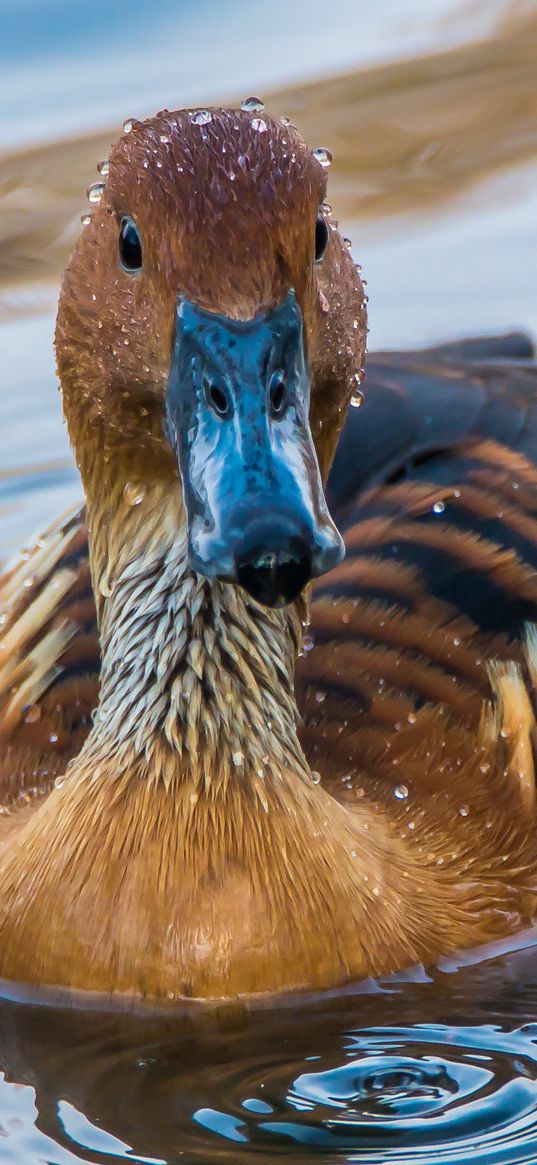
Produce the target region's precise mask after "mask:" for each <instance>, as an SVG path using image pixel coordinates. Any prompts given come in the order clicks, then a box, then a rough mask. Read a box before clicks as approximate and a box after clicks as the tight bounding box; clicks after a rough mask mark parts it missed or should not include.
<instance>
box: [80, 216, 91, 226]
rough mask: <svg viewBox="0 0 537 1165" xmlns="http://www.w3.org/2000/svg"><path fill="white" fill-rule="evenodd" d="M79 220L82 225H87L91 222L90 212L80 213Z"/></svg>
mask: <svg viewBox="0 0 537 1165" xmlns="http://www.w3.org/2000/svg"><path fill="white" fill-rule="evenodd" d="M80 222H81V223H82V226H84V227H87V226H89V224H90V222H91V214H81V215H80Z"/></svg>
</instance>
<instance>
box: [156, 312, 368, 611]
mask: <svg viewBox="0 0 537 1165" xmlns="http://www.w3.org/2000/svg"><path fill="white" fill-rule="evenodd" d="M309 403H310V382H309V376H308V370H307V365H306V358H305V351H304V336H303V326H302V315H301V312H300V308H299V305H298V303H297V301H296V296H295V294H294V292H293V291H290V292H289V294H288V295H287V296H286V298H285V299H284V300H283V302H282V303H280V304H279V305H278V306H277V307H275V308H272V309H271V310H269V311H266V312H264V313H262V314H260V315H258V316H256V317H255V318H254V319H251V320H248V321H237V320H232V319H229V318H228V317H226V316H221V315H217V314H215V313H212V312H207V311H204V310H203V309H202V308H199V307H197V306H196V305H195V304H193V303H191V302H189V301H188V300H187V299H184V298H182V297H181V298H180V299H179V301H178V304H177V311H176V329H175V340H174V346H173V351H172V358H171V366H170V376H169V382H168V391H167V397H166V428H167V433H168V437H169V440H170V442H171V444H172V447H173V448H174V449H175V452H176V455H177V459H178V464H179V469H180V473H181V479H182V486H183V498H184V504H185V508H186V515H187V523H188V553H189V559H190V563H191V566H192V567H193V569H194V570H195V571H196V572H197V573H198V574H200V575H203V576H205V577H207V578H216V579H220V580H222V581H230V582H235V583H238V584H239V585H241V586H242V587H244V588H245V589H246V590H247V591H248V592H249V593H250V594H251V595H252V597H253V598H255V599H257V600H258V601H259V602H261V603H263V604H265V605H266V606H270V607H280V606H284V605H285V604H286V603H289V602H292V600H293V599H295V598H297V596H298V595H299V594H300V592H301V591H302V589H303V587H304V586H305V585H306V584H307V583H308V582H309V581H310V580H311V579H312V578H315V577H316V576H318V575H321V574H324V573H325V572H326V571H328V570H330V569H331V568H332V567H333V566H336V565H337V564H338V563H339V562H341V560H342V558H343V556H344V552H345V551H344V545H343V540H342V538H341V536H340V534H339V533H338V531H337V530H336V528H335V526H334V523H333V522H332V519H331V517H330V514H329V512H328V508H327V504H326V500H325V496H324V492H323V486H322V481H321V475H320V472H319V465H318V462H317V455H316V452H315V447H314V444H313V439H312V435H311V431H310V426H309Z"/></svg>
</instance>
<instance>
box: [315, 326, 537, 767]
mask: <svg viewBox="0 0 537 1165" xmlns="http://www.w3.org/2000/svg"><path fill="white" fill-rule="evenodd" d="M328 496H329V505H330V508H331V511H332V514H333V515H334V518H335V521H336V523H337V525H338V526H339V528H340V529H341V530H342V533H343V535H344V538H345V542H346V546H347V556H346V559H345V561H344V562H343V563H342V564H341V565H340V566H339V567H337V568H336V569H335V570H334V571H332V572H331V573H330V574H329V575H327V576H326V577H324V578H322V579H320V580H319V581H318V582H317V583H316V584H315V586H314V590H313V601H312V609H311V627H310V629H309V631H310V635H309V640H308V639H307V640H306V651H305V653H304V655H303V656H302V658H301V659H299V661H298V668H297V693H298V700H299V707H300V710H301V713H302V716H303V726H302V741H303V745H304V748H305V750H306V753H307V755H308V758H309V760H310V762H311V764H312V767H313V768H314V769H319V770H320V771H321V772H322V773H327V774H328V781H329V783H330V781H333V782H335V783H336V787H338V782H340V781H342V780H343V781H345V780H347V779H350V776H349V775H350V774H351V775H352V774H353V775H354V776H355V775H356V774H357V773H359V774H360V778H362V777H363V778H366V779H367V777H368V775H369V777H370V778H371V779H372V780H373V779H374V780H375V781H377V782H378V780H379V779H384V778H385V777H386V776H388V775H389V776H390V779H391V783H392V785H393V774H394V770H393V768H391V766H392V764H393V763H396V761H394V759H393V757H394V755H396V753H397V750H398V749H399V745H397V747H396V745H395V743H394V742H395V740H396V739H401V740H402V739H403V737H405V738H406V737H408V732H409V726H410V727H412V726H414V730H413V732H411V736H412V738H413V749H414V756H415V757H417V756H420V755H421V754H422V753H423V754H424V755H425V753H426V754H427V756H429V755H430V754H431V753H433V752H434V753H435V756H436V760H438V755H439V751H440V750H441V748H445V739H444V744H442V737H443V736H444V737H445V726H446V724H447V723H448V720H449V724H450V725H454V724H455V725H457V726H458V732H459V735H458V737H457V739H458V745H457V747H458V748H460V750H461V756H462V755H463V753H464V751H465V750H466V754H467V755H468V753H469V750H470V749H474V751H475V740H476V732H477V731H478V729H479V725H480V721H481V718H482V715H483V706H484V700H486V699H489V698H490V697H491V674H493V675H495V677H496V681H497V683H496V685H495V686H496V695H498V683H499V685H500V687H501V686H502V684H503V686H504V688H505V684H506V682H507V677H509V676H510V677H511V679H512V680H513V684H514V688H513V687H512V690H513V691H516V693H518V696H517V698H518V697H520V700H521V701H522V703H521V705H520V708H522V704H523V706H524V709H525V711H524V713H523V714H522V712H520V708H519V712H520V716H519V719H520V717H521V716H522V719H524V717H526V719H527V718H528V715H529V712H528V708H527V705H528V699H529V697H528V695H527V690H529V688H530V687H531V684H529V685H526V686H524V684H523V683H522V681H523V677H524V675H527V673H528V667H529V664H528V652H527V643H526V626H527V624H531V623H535V622H536V621H537V570H536V568H537V363H536V362H535V360H534V353H533V350H532V347H531V344H530V343H529V341H528V340H527V339H526V338H525V337H523V336H519V335H513V336H508V337H504V338H499V339H492V340H471V341H466V342H462V343H460V344H455V345H448V346H445V347H441V348H436V349H431V350H429V351H425V352H423V351H422V352H415V353H388V354H382V355H376V356H371V357H370V358H369V361H368V367H367V383H366V396H365V403H364V404H363V406H362V407H361V408H360V409H351V410H350V415H349V418H348V422H347V425H346V427H345V430H344V432H343V435H342V439H341V442H340V445H339V447H338V451H337V454H336V458H335V462H334V466H333V470H332V473H331V477H330V482H329V489H328ZM534 654H535V652H533V655H534ZM493 661H496V671H495V672H493V673H492V672H491V664H493ZM502 661H503V662H502ZM502 669H503V670H502ZM521 677H522V678H521ZM519 681H520V682H519ZM522 688H523V691H522ZM446 714H447V716H448V720H446V718H445V717H446ZM505 715H506V717H507V718H509V716H511V717H512V715H513V709H512V707H511V708H510V709H506V710H505ZM517 715H518V713H517ZM441 717H444V719H443V720H442V719H441ZM528 730H529V729H528ZM398 734H399V735H398ZM401 747H402V746H401ZM450 747H452V748H453V747H454V746H453V745H452V746H450ZM394 749H395V752H394ZM461 764H462V761H461ZM436 768H437V770H438V764H437V765H436Z"/></svg>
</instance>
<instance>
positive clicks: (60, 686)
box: [0, 508, 100, 807]
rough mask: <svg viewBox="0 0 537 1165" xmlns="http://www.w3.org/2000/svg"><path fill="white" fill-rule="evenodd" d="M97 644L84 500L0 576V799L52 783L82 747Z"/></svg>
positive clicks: (5, 801) (92, 699)
mask: <svg viewBox="0 0 537 1165" xmlns="http://www.w3.org/2000/svg"><path fill="white" fill-rule="evenodd" d="M99 670H100V652H99V639H98V634H97V624H96V615H95V602H94V598H93V591H92V587H91V579H90V571H89V562H88V536H87V528H86V524H85V511H84V509H80V508H77V509H75V510H72V511H70V512H69V513H68V514H66V515H64V516H63V517H62V518H61V519H60V520H59V521H57V522H55V523H54V525H53V526H51V527H50V528H49V529H48V530H47V531H46V533H45V534H44V535H43V536H42V537H41V538H39V539H38V541H37V543H36V544H35V546H34V547H33V548H32V549H31V550H29V551H25V552H23V554H22V555H21V557H20V558H19V560H18V561H17V563H16V564H15V565H14V566H13V567H12V568H11V569H8V570H7V572H6V573H5V574H4V575H3V576H2V578H1V580H0V807H1V806H2V805H4V806H9V805H10V804H12V803H13V802H17V803H20V802H21V801H24V800H26V799H28V797H29V796H30V795H33V794H35V793H36V792H45V791H47V790H48V789H49V788H50V786H51V784H52V782H53V781H54V778H55V777H56V776H57V775H58V774H59V773H61V772H63V771H64V770H65V766H66V764H67V763H68V761H69V760H70V759H71V757H72V756H75V755H76V753H77V752H78V751H79V750H80V748H81V747H82V743H83V741H84V740H85V738H86V736H87V734H88V731H89V726H90V724H91V715H92V711H93V709H94V708H95V707H96V705H97V699H98V688H99Z"/></svg>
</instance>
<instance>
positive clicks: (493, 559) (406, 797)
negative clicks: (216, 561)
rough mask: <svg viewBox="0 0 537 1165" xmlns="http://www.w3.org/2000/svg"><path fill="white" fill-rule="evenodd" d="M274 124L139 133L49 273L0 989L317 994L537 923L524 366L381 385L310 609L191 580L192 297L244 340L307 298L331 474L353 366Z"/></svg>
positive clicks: (352, 303)
mask: <svg viewBox="0 0 537 1165" xmlns="http://www.w3.org/2000/svg"><path fill="white" fill-rule="evenodd" d="M199 125H201V126H203V127H204V126H207V125H210V129H209V130H207V131H206V130H205V129H204V136H201V135H200V130H199V129H198V128H195V127H198V126H199ZM262 126H263V128H262V132H259V131H255V132H254V130H252V126H251V124H250V120H249V115H247V114H245V113H241V114H235V113H231V112H228V111H223V112H222V111H213V113H212V114H211V119H210V120H209V121H207V118H206V116H205V115H204V116H203V117H202V118H201V120H200V119H198V121H194V119H193V118H192V117H191V116H190V115H187V114H185V113H178V114H166V113H164V114H161V115H158V117H157V118H155V119H153V120H152V121H150V122H148V123H143V124H142V125H140V126H139V127H137V128H136V129H135V132H133V133H132V135H128V136H126V137H125V138H123V139H122V141H121V143H120V145H119V146H118V147H117V148H116V151H115V153H113V154H112V157H111V163H110V177H109V179H108V180H107V188H106V194H105V196H104V199H103V205H102V207H101V208H100V210H99V212H98V213H97V214H96V217H95V221H94V223H93V224H92V226H91V227H89V228H87V231H86V232H85V233H84V234H83V236H82V238H81V240H80V243H79V246H78V248H77V250H76V251H75V255H74V256H73V259H72V261H71V264H70V267H69V269H68V271H67V274H66V278H65V281H64V287H63V291H62V298H61V302H60V311H59V317H58V327H57V347H58V359H59V368H60V376H61V379H62V387H63V393H64V407H65V411H66V415H67V419H68V424H69V427H70V434H71V438H72V441H73V444H74V447H75V452H76V456H77V461H78V464H79V466H80V469H81V474H82V479H83V485H84V489H85V493H86V502H87V510H85V511H80V513H78V514H74V515H72V516H70V517H69V518H68V519H67V520H66V522H65V523H63V524H62V523H59V524H57V526H56V527H55V528H53V529H52V530H51V531H50V532H49V533H48V534H47V535H45V536H44V538H43V539H41V540H40V541H39V543H38V545H37V547H36V548H35V549H34V550H33V551H32V552H31V553H30V555H29V556H28V557H26V558H24V559H23V561H22V562H21V563H20V564H19V565H18V566H16V567H15V568H14V569H13V570H12V572H11V573H9V574H7V575H6V576H4V580H3V584H2V590H1V592H0V598H1V601H2V604H3V606H2V613H3V616H4V622H3V625H2V647H3V652H2V656H1V657H0V658H1V664H2V666H1V669H0V693H1V696H2V698H1V702H0V732H1V734H2V740H3V752H2V761H1V765H2V767H1V768H0V780H1V786H2V803H3V806H4V808H5V809H6V810H7V813H5V814H4V817H3V824H2V829H3V834H2V836H3V839H4V840H3V848H2V849H1V850H0V975H3V976H5V977H18V978H22V979H26V980H29V981H32V982H39V983H46V984H61V985H63V986H68V987H87V988H92V989H94V990H99V991H106V992H111V991H112V992H114V991H121V992H127V993H134V994H137V995H140V994H142V995H151V996H176V995H187V996H189V995H196V996H202V997H214V996H236V995H242V994H247V995H250V994H255V993H257V992H266V991H277V990H281V989H288V988H296V987H299V986H300V987H303V986H310V987H323V986H329V985H333V984H335V983H338V982H341V981H343V980H344V979H346V978H349V977H358V976H360V975H364V974H376V973H380V972H382V971H386V970H390V969H394V968H396V967H400V966H402V965H406V964H409V963H412V962H414V961H416V960H420V959H421V960H424V961H427V960H432V959H435V958H436V957H438V955H440V954H442V953H445V952H446V951H449V950H453V949H455V948H457V947H463V946H469V945H476V944H479V943H485V942H490V941H491V940H493V939H494V938H496V937H497V936H504V935H505V934H508V933H511V932H513V931H516V929H517V927H519V926H520V925H521V923H523V922H525V921H526V920H527V919H528V918H531V917H532V916H533V914H534V910H535V877H536V873H537V841H536V838H535V774H534V742H535V714H534V700H535V692H534V688H535V672H536V668H537V662H536V659H537V657H536V650H535V642H534V632H533V630H532V628H533V624H534V623H535V622H536V621H537V570H536V567H537V465H536V460H537V431H536V428H535V415H536V410H535V404H536V401H537V365H536V364H535V363H534V359H533V352H532V350H531V346H530V345H529V343H528V342H527V341H526V340H525V339H524V337H519V336H511V337H506V338H500V339H498V340H483V341H467V342H464V343H461V344H459V345H450V346H446V347H444V348H437V349H434V350H430V351H425V352H417V353H405V354H402V353H392V354H388V355H384V356H372V357H371V358H370V359H369V362H368V369H367V382H366V394H365V403H364V405H363V406H362V407H361V408H359V409H351V410H350V415H349V416H348V418H347V421H346V423H345V426H344V429H343V433H342V436H341V440H340V443H339V447H338V451H337V454H336V457H335V461H334V464H333V468H332V472H331V476H330V480H329V483H328V500H329V503H330V506H331V511H332V514H333V516H334V518H335V520H336V522H337V524H338V525H339V527H340V528H341V530H342V531H343V533H344V536H345V541H346V546H347V557H346V559H345V561H344V562H342V563H341V565H339V566H337V567H336V568H335V569H334V570H333V571H332V572H331V573H330V574H328V575H327V576H326V577H324V578H321V579H319V580H318V581H317V582H316V583H315V584H314V586H313V592H312V599H311V604H310V606H309V608H308V600H307V596H304V595H303V596H301V597H300V598H299V599H298V600H297V601H296V602H295V603H291V604H290V605H289V606H288V607H287V608H284V609H282V610H272V609H269V608H267V607H262V606H261V605H260V604H259V603H258V602H256V601H255V600H254V599H253V598H251V597H250V595H249V594H248V593H247V592H246V591H243V590H242V589H240V588H239V587H237V586H236V585H234V584H233V583H230V582H225V581H224V582H222V581H216V580H214V579H212V578H207V577H200V576H199V575H197V574H196V573H195V572H194V571H193V570H192V568H191V566H190V564H189V559H188V555H187V548H186V534H187V522H186V517H185V510H184V506H183V501H182V494H181V485H180V481H179V475H178V469H177V464H176V462H175V460H174V458H173V456H172V451H171V448H170V444H169V443H168V441H167V438H166V435H165V432H164V431H163V425H162V410H163V393H164V391H165V384H166V380H167V377H168V373H169V365H170V347H171V346H172V342H171V341H172V336H173V318H174V315H173V313H174V309H175V301H176V296H177V289H178V287H179V288H182V289H183V290H184V293H185V294H188V295H189V296H191V298H192V299H193V301H194V302H196V303H199V304H200V305H201V306H202V307H203V308H205V309H207V310H209V311H217V310H219V311H224V310H225V312H226V313H227V316H228V317H229V318H233V319H239V320H240V319H246V320H248V319H250V318H251V317H252V316H255V314H256V312H257V311H258V310H259V308H260V306H262V305H264V304H267V303H268V304H270V303H273V302H274V303H279V302H280V301H281V298H282V296H284V295H285V293H286V290H287V289H288V288H289V286H292V287H293V288H294V289H295V291H296V296H297V301H298V302H299V303H300V307H301V311H302V314H303V319H304V327H305V333H306V340H307V351H308V359H309V373H310V377H311V387H312V398H311V427H312V432H313V438H314V441H315V447H316V453H317V456H318V460H319V465H320V468H321V473H322V475H323V477H326V476H327V474H328V470H329V467H330V464H331V462H332V458H333V454H334V450H335V447H336V444H337V440H338V436H339V433H340V430H341V428H342V425H343V422H344V419H345V412H346V407H347V404H348V402H349V399H350V397H351V395H352V393H353V390H355V388H356V369H357V368H359V367H360V365H361V364H362V362H363V350H364V345H365V308H364V299H363V289H362V286H361V283H360V279H359V276H358V275H357V273H356V271H355V269H354V267H353V265H352V262H351V260H350V258H349V256H348V252H347V250H346V248H345V246H344V244H343V241H342V240H341V239H340V237H339V235H338V234H337V231H336V230H334V229H332V230H330V231H329V247H328V250H327V254H326V259H325V261H324V262H323V263H322V264H320V265H319V264H317V265H315V264H314V263H313V261H312V238H313V230H314V225H315V215H316V213H318V207H319V203H320V202H321V201H322V199H323V198H324V177H323V174H322V173H321V169H320V167H319V166H318V165H317V163H316V162H315V164H314V160H313V159H312V157H311V155H310V154H309V151H308V150H307V147H305V145H304V143H302V142H301V140H300V138H299V136H298V134H296V133H295V131H292V130H289V129H288V127H285V128H282V126H281V125H279V124H276V123H273V122H271V121H270V119H266V120H264V121H263V123H262ZM230 130H231V131H232V132H230ZM253 133H254V136H253V137H252V134H253ZM289 134H291V138H292V147H293V149H292V153H291V154H290V153H289ZM222 147H223V149H222ZM248 149H250V150H251V156H252V165H251V167H250V168H249V167H248V166H247V165H245V157H246V156H247V151H248ZM211 151H212V152H213V155H214V158H217V157H218V159H220V156H221V154H222V153H223V154H224V155H225V157H226V159H227V161H226V162H225V166H229V165H231V168H232V170H231V172H232V174H233V177H232V179H229V181H227V180H226V174H227V177H228V178H229V172H228V171H226V172H225V173H224V172H223V171H222V173H221V172H220V170H219V169H218V165H220V162H218V165H217V164H216V163H215V167H212V166H211V165H210V164H209V162H210V161H211V156H212V155H211ZM155 159H156V161H155ZM208 159H209V161H208ZM241 159H242V161H241ZM213 160H214V159H213ZM283 161H285V163H286V165H285V166H284V165H283V164H282V163H283ZM159 162H160V166H158V163H159ZM172 163H173V165H172ZM157 169H158V171H162V170H164V176H163V177H162V176H161V177H159V176H158V173H157ZM177 170H179V171H180V173H181V174H183V175H184V174H185V173H186V174H187V175H188V177H187V178H181V179H180V180H179V181H178V180H177V177H176V171H177ZM142 171H144V173H145V178H143V174H142ZM141 175H142V178H143V180H141V178H140V176H141ZM144 183H146V185H144ZM200 189H202V190H203V194H204V199H205V202H204V204H203V205H202V204H201V202H200V201H199V190H200ZM189 210H191V211H192V213H189ZM127 211H128V213H129V214H134V215H135V217H136V219H137V221H138V222H139V224H140V226H141V229H142V233H143V235H144V238H147V239H148V241H149V248H150V254H151V256H152V263H153V266H152V268H151V271H150V275H147V276H146V277H145V281H144V278H141V279H140V280H139V282H138V283H134V282H132V281H131V282H129V277H128V276H125V275H123V274H121V273H120V274H118V269H117V264H116V263H115V261H114V259H113V256H114V254H115V247H116V245H117V244H116V239H117V224H118V218H119V219H121V215H124V214H125V213H126V212H127ZM326 213H327V212H326ZM185 216H186V218H185ZM182 221H187V223H188V230H186V231H185V233H184V234H183V235H181V233H180V232H179V233H178V232H177V231H175V230H171V231H170V229H169V227H170V224H172V225H173V223H177V222H182ZM222 240H227V241H225V243H224V242H222ZM239 240H240V244H241V245H240V247H239V246H238V245H237V244H238V242H239ZM195 260H196V261H195ZM122 337H124V339H121V338H122ZM120 342H121V347H120V346H119V345H120ZM86 522H87V529H86ZM88 531H89V538H88ZM90 576H91V581H90ZM28 583H29V584H30V585H27V584H28ZM97 623H98V624H99V629H98V630H97ZM297 657H298V658H297ZM295 662H296V668H295ZM94 709H96V712H95V714H94V715H93V712H94ZM84 741H85V743H84ZM80 750H81V751H80ZM53 782H54V783H55V787H54V788H53V789H52V791H51V785H52V783H53Z"/></svg>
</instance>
